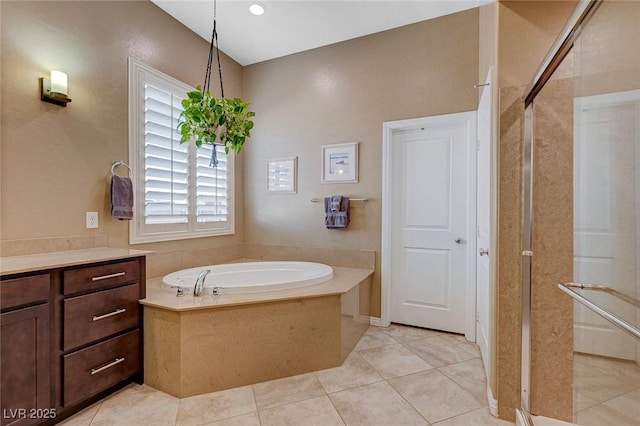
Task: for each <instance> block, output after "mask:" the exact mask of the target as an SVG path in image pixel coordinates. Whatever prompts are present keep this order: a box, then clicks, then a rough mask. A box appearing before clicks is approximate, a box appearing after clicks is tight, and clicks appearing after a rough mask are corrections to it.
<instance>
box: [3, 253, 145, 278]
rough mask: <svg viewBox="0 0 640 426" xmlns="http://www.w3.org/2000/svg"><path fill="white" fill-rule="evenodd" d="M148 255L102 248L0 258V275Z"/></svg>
mask: <svg viewBox="0 0 640 426" xmlns="http://www.w3.org/2000/svg"><path fill="white" fill-rule="evenodd" d="M150 253H153V252H151V251H146V250H131V249H121V248H109V247H102V248H94V249H86V250H69V251H56V252H51V253H39V254H29V255H24V256H11V257H0V274H2V275H9V274H17V273H21V272H33V271H41V270H44V269H54V268H63V267H67V266H75V265H82V264H85V263H94V262H105V261H109V260H117V259H128V258H132V257H138V256H144V255H147V254H150Z"/></svg>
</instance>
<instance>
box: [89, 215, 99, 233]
mask: <svg viewBox="0 0 640 426" xmlns="http://www.w3.org/2000/svg"><path fill="white" fill-rule="evenodd" d="M97 227H98V212H87V229H92V228H97Z"/></svg>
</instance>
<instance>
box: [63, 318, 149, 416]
mask: <svg viewBox="0 0 640 426" xmlns="http://www.w3.org/2000/svg"><path fill="white" fill-rule="evenodd" d="M139 340H140V334H139V332H138V330H134V331H131V332H129V333H126V334H123V335H122V336H118V337H115V338H113V339H109V340H107V341H105V342H102V343H100V344H97V345H94V346H90V347H88V348H86V349H82V350H80V351H77V352H73V353H71V354H69V355H65V356H64V358H63V368H64V370H63V371H64V387H63V392H64V399H63V400H64V406H65V407H68V406H70V405H72V404H74V403H77V402H80V401H82V400H84V399H87V398H89V397H90V396H92V395H95V394H97V393H99V392H101V391H103V390H105V389H108V388H109V387H111V386H113V385H115V384H117V383H119V382H121V381H122V380H125V379H127V378H129V377H131V376H133V375H134V374H136V373H138V372H139V371H140V366H141V364H140V353H139V346H138V345H139Z"/></svg>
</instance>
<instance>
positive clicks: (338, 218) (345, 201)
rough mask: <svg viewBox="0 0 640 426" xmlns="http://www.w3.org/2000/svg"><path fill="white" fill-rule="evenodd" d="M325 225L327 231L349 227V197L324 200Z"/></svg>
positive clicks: (333, 196) (333, 197)
mask: <svg viewBox="0 0 640 426" xmlns="http://www.w3.org/2000/svg"><path fill="white" fill-rule="evenodd" d="M324 224H325V226H326V227H327V229H345V228H346V227H347V226H349V197H345V196H342V195H332V196H331V197H325V199H324Z"/></svg>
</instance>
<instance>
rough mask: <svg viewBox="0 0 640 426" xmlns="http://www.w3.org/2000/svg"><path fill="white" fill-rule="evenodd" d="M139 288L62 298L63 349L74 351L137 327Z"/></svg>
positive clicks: (130, 287)
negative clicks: (81, 346)
mask: <svg viewBox="0 0 640 426" xmlns="http://www.w3.org/2000/svg"><path fill="white" fill-rule="evenodd" d="M139 296H140V286H139V285H138V284H130V285H127V286H124V287H118V288H114V289H111V290H104V291H99V292H96V293H91V294H86V295H83V296H77V297H71V298H69V299H65V301H64V302H63V303H64V348H63V350H65V351H68V350H69V349H73V348H76V347H78V346H80V345H84V344H87V343H91V342H93V341H95V340H98V339H101V338H103V337H107V336H109V335H112V334H115V333H117V332H119V331H122V330H126V329H128V328H133V327H136V326H138V320H139V318H138V309H139V307H138V299H139Z"/></svg>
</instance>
